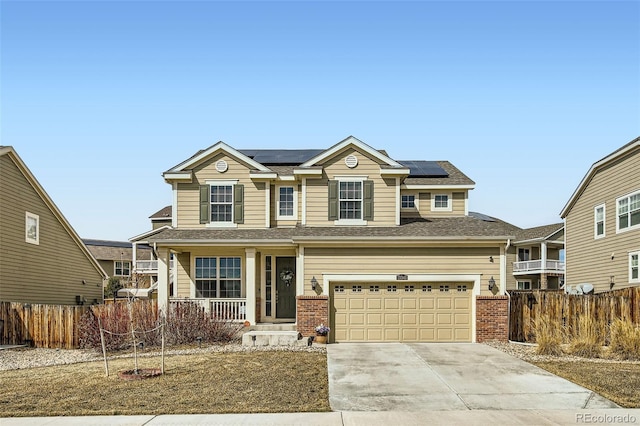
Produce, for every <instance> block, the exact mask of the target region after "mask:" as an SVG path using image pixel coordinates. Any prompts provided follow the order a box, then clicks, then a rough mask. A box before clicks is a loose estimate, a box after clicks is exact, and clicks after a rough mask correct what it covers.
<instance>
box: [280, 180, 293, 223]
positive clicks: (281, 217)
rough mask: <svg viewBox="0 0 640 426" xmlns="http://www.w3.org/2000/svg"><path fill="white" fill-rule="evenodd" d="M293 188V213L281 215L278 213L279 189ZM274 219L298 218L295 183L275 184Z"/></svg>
mask: <svg viewBox="0 0 640 426" xmlns="http://www.w3.org/2000/svg"><path fill="white" fill-rule="evenodd" d="M281 188H293V214H292V215H291V216H283V215H281V214H280V189H281ZM276 219H277V220H298V187H297V186H296V185H277V186H276Z"/></svg>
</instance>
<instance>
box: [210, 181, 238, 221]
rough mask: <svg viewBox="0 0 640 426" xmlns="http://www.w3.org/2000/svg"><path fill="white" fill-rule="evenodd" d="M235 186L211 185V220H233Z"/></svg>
mask: <svg viewBox="0 0 640 426" xmlns="http://www.w3.org/2000/svg"><path fill="white" fill-rule="evenodd" d="M232 204H233V186H231V185H221V186H214V185H212V186H211V222H231V221H232V220H233V216H232V211H233V205H232Z"/></svg>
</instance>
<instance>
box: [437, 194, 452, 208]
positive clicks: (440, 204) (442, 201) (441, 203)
mask: <svg viewBox="0 0 640 426" xmlns="http://www.w3.org/2000/svg"><path fill="white" fill-rule="evenodd" d="M435 207H437V208H446V207H449V196H448V195H436V198H435Z"/></svg>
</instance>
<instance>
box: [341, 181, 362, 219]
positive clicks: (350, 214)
mask: <svg viewBox="0 0 640 426" xmlns="http://www.w3.org/2000/svg"><path fill="white" fill-rule="evenodd" d="M339 197H340V219H362V182H340V194H339Z"/></svg>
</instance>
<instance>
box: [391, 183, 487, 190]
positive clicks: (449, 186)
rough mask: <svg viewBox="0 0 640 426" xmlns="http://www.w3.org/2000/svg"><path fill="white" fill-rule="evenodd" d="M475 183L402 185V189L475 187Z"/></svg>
mask: <svg viewBox="0 0 640 426" xmlns="http://www.w3.org/2000/svg"><path fill="white" fill-rule="evenodd" d="M475 187H476V186H475V185H418V184H416V185H411V184H409V185H406V184H403V185H402V189H441V190H442V189H474V188H475Z"/></svg>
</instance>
